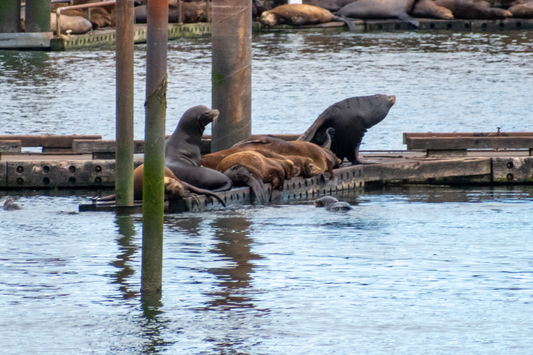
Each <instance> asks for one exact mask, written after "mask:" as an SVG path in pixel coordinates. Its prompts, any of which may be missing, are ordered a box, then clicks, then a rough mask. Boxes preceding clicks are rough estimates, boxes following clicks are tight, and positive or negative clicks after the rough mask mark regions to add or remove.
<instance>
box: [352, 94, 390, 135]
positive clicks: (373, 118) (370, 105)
mask: <svg viewBox="0 0 533 355" xmlns="http://www.w3.org/2000/svg"><path fill="white" fill-rule="evenodd" d="M364 99H366V101H367V103H366V104H364V105H361V107H360V108H359V110H360V111H359V114H360V115H361V118H362V119H363V123H364V126H365V128H366V129H368V128H370V127H372V126H375V125H377V124H378V123H380V122H381V121H383V119H384V118H385V117H387V114H388V113H389V110H390V108H391V107H392V106H393V105H394V104H395V103H396V96H394V95H390V96H387V95H383V94H376V95H372V96H366V97H364Z"/></svg>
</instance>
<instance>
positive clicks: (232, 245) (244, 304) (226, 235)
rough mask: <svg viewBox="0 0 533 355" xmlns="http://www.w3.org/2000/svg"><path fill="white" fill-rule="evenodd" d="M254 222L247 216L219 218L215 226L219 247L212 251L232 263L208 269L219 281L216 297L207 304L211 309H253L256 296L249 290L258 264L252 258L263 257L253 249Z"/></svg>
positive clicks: (215, 292)
mask: <svg viewBox="0 0 533 355" xmlns="http://www.w3.org/2000/svg"><path fill="white" fill-rule="evenodd" d="M250 225H251V222H250V221H249V220H248V219H246V218H240V217H237V218H217V219H216V220H215V221H214V222H213V223H212V224H211V226H212V227H213V228H214V230H215V239H216V240H217V244H216V248H215V249H212V250H211V252H212V253H216V254H218V255H220V257H222V258H223V259H224V260H228V261H230V262H231V264H232V266H227V267H224V268H211V269H209V270H208V271H209V272H210V273H211V274H213V275H215V276H216V277H217V279H218V280H219V283H218V289H217V291H214V292H213V293H210V295H211V296H213V298H214V299H213V300H211V301H209V302H208V303H207V308H208V309H220V310H228V309H232V308H252V307H254V304H253V299H252V298H251V297H249V296H248V295H247V293H246V290H247V288H249V287H250V282H251V281H252V275H251V274H252V273H253V272H254V264H253V263H252V262H251V261H252V260H259V259H262V257H261V256H260V255H257V254H254V253H252V251H251V243H252V239H251V238H250V237H249V233H250V230H249V228H250Z"/></svg>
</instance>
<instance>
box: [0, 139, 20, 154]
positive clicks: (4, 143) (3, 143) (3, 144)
mask: <svg viewBox="0 0 533 355" xmlns="http://www.w3.org/2000/svg"><path fill="white" fill-rule="evenodd" d="M21 147H22V143H21V142H20V140H0V153H20V152H21V151H22V150H21Z"/></svg>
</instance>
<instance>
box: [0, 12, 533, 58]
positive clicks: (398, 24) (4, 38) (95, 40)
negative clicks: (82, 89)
mask: <svg viewBox="0 0 533 355" xmlns="http://www.w3.org/2000/svg"><path fill="white" fill-rule="evenodd" d="M419 21H420V26H419V27H418V28H414V27H413V26H412V25H411V24H409V23H406V22H402V21H399V20H354V21H352V22H353V24H354V27H355V32H360V33H363V32H379V31H384V32H395V31H446V30H447V31H466V32H489V33H490V32H500V31H506V30H531V29H533V19H517V18H509V19H505V20H434V19H419ZM146 29H147V26H146V24H136V25H135V29H134V41H135V43H145V42H146ZM252 30H253V33H255V34H258V33H269V32H291V31H331V30H335V31H348V27H347V26H346V24H345V23H344V22H328V23H324V24H320V25H309V26H289V25H279V26H274V27H268V26H265V25H262V24H261V23H259V22H254V23H253V25H252ZM210 34H211V23H206V22H199V23H190V24H176V23H170V24H168V39H169V40H173V39H178V38H186V37H200V36H205V35H210ZM35 36H36V34H35V33H24V32H23V33H0V49H41V50H52V51H65V50H76V49H81V48H90V47H95V46H100V45H103V44H114V43H115V29H114V28H104V29H98V30H95V31H92V32H90V33H87V34H83V35H61V36H52V35H51V34H46V35H43V34H39V38H36V37H35Z"/></svg>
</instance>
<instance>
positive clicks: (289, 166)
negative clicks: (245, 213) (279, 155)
mask: <svg viewBox="0 0 533 355" xmlns="http://www.w3.org/2000/svg"><path fill="white" fill-rule="evenodd" d="M217 170H218V171H220V172H223V173H224V174H226V175H227V176H229V177H230V178H231V179H232V181H233V184H234V185H235V186H249V187H250V188H251V189H252V191H253V192H254V194H255V196H256V198H257V200H258V202H259V203H261V204H263V203H265V202H266V199H265V197H264V189H263V184H262V183H270V184H272V190H274V191H282V190H283V184H284V183H285V179H292V178H293V177H294V176H297V175H298V174H299V173H300V171H299V169H298V168H297V167H295V166H294V164H293V162H292V161H290V160H288V159H275V158H267V157H265V156H264V155H262V154H261V153H259V152H255V151H252V150H249V151H241V152H237V153H233V154H231V155H229V156H227V157H225V158H224V159H222V161H221V162H220V163H219V164H218V166H217ZM246 172H248V174H246ZM256 179H259V180H260V182H261V183H258V181H257V180H256Z"/></svg>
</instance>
